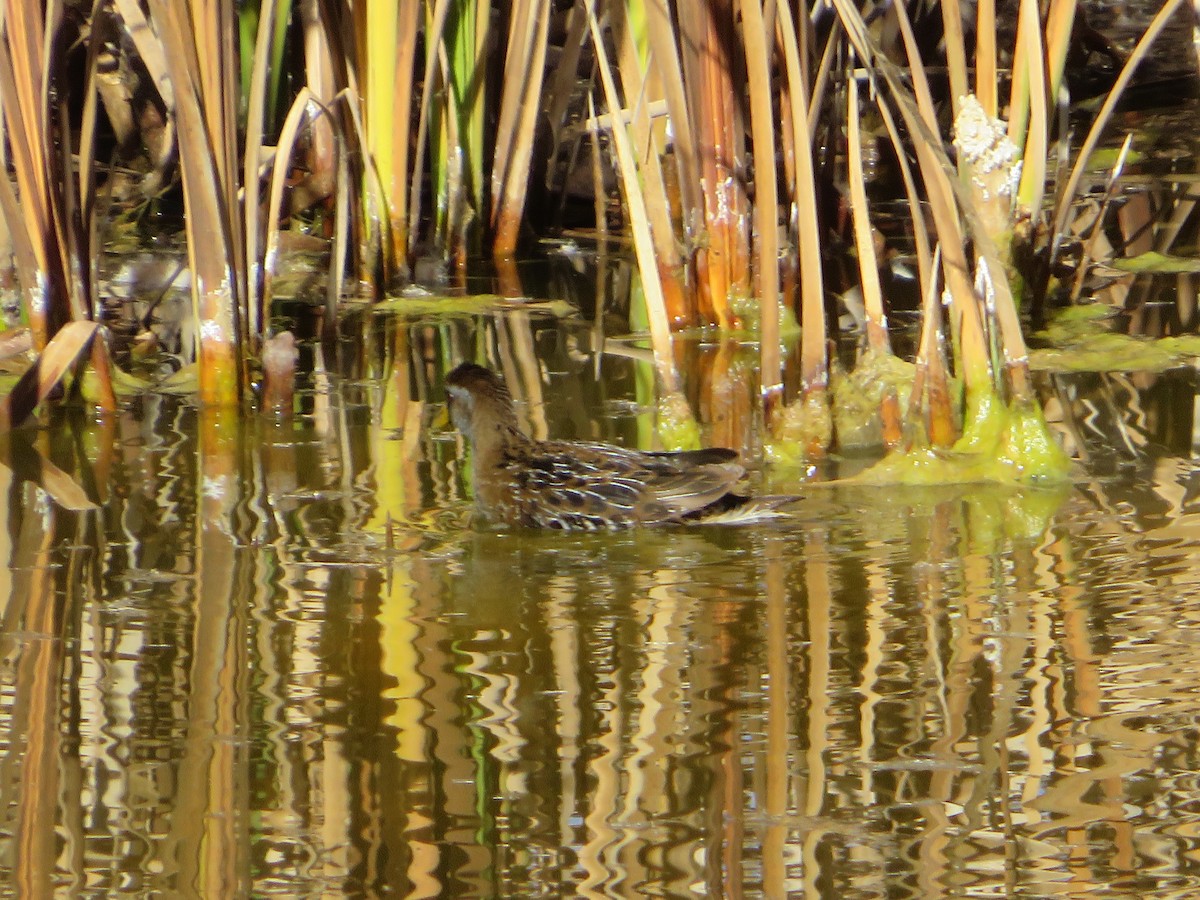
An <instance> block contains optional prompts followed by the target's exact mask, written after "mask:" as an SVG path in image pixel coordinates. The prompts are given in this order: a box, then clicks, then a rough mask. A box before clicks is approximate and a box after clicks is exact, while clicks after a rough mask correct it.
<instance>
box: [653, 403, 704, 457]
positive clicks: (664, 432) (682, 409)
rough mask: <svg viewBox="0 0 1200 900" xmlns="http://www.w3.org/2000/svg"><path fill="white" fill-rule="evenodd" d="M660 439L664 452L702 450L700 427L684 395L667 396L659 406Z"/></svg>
mask: <svg viewBox="0 0 1200 900" xmlns="http://www.w3.org/2000/svg"><path fill="white" fill-rule="evenodd" d="M658 439H659V441H661V442H662V446H663V449H664V450H698V449H700V446H701V443H700V426H699V424H698V423H697V422H696V417H695V416H694V415H693V414H692V407H691V405H690V404H689V403H688V401H687V398H686V397H685V396H683V394H681V393H679V392H678V391H675V392H673V393H670V394H667V395H666V396H665V397H663V398H662V400H661V401H659V404H658Z"/></svg>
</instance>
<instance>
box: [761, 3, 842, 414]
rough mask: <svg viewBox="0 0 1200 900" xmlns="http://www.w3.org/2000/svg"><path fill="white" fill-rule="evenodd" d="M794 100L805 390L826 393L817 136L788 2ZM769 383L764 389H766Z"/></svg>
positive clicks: (785, 34) (783, 36) (783, 12)
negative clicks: (815, 164)
mask: <svg viewBox="0 0 1200 900" xmlns="http://www.w3.org/2000/svg"><path fill="white" fill-rule="evenodd" d="M776 9H777V11H778V26H779V32H780V41H781V46H782V47H783V62H784V71H785V72H786V74H787V81H788V98H789V100H790V101H791V121H792V128H793V135H792V140H793V143H794V144H795V146H796V180H795V184H794V185H793V190H794V194H793V196H792V197H791V202H792V204H793V207H794V209H795V210H796V215H797V216H798V226H797V235H796V236H797V239H798V241H799V247H798V250H799V256H800V315H801V319H802V321H803V323H804V330H803V332H802V334H801V339H800V340H801V346H800V359H801V362H800V369H801V376H800V380H801V390H802V391H805V392H807V391H810V390H824V388H825V387H826V386H827V385H828V381H829V362H828V357H827V355H826V344H825V334H826V324H825V282H824V275H823V273H822V267H821V243H820V240H821V238H820V233H819V231H818V228H817V226H816V223H817V220H818V219H817V187H816V172H815V170H814V169H813V157H812V153H811V151H810V149H809V148H810V146H811V143H810V139H811V135H812V133H813V129H812V126H811V125H810V123H809V118H808V111H809V99H810V98H809V97H807V96H806V94H805V92H804V84H805V81H804V73H803V71H802V70H801V67H800V53H799V46H798V45H797V43H796V41H795V40H793V39H791V37H789V36H794V35H795V34H796V33H797V30H796V23H795V21H794V20H793V19H792V14H791V10H790V9H789V8H788V5H787V4H786V3H781V4H779V5H778V6H777V7H776ZM765 387H766V386H765V384H764V390H765Z"/></svg>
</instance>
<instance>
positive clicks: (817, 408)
mask: <svg viewBox="0 0 1200 900" xmlns="http://www.w3.org/2000/svg"><path fill="white" fill-rule="evenodd" d="M771 432H772V434H771V438H770V440H768V441H767V443H766V446H765V447H764V448H763V449H764V450H765V452H766V455H767V461H768V462H771V463H775V464H776V465H783V466H802V465H807V464H808V463H810V462H812V461H813V460H817V459H821V458H823V457H824V456H825V454H826V449H827V448H828V447H829V445H830V442H831V441H832V439H833V413H832V412H831V411H830V409H829V401H828V397H827V395H826V392H825V391H824V390H809V391H807V392H805V394H804V396H802V397H801V398H800V399H799V400H797V401H796V402H795V403H793V404H792V405H791V406H788V407H785V408H784V409H783V410H782V411H781V412H780V413H779V420H778V421H777V422H776V423H775V427H774V428H772V429H771Z"/></svg>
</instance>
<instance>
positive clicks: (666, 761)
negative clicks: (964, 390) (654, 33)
mask: <svg viewBox="0 0 1200 900" xmlns="http://www.w3.org/2000/svg"><path fill="white" fill-rule="evenodd" d="M569 329H570V326H565V330H566V331H567V332H568V336H569ZM563 334H564V328H559V327H556V326H554V325H553V324H552V323H549V322H547V323H544V324H542V323H540V320H537V319H536V318H529V317H526V318H525V319H523V320H521V319H518V318H516V317H508V318H505V319H504V320H502V321H498V322H494V323H490V324H488V325H487V326H486V327H483V328H479V329H478V330H477V329H476V327H475V324H474V321H473V320H470V321H464V322H460V323H457V324H450V325H440V326H438V328H436V329H434V328H431V327H429V328H427V327H425V326H423V325H420V324H418V325H414V326H411V327H407V326H405V327H400V326H395V327H391V328H390V329H388V330H387V337H386V341H385V347H384V349H382V350H379V352H377V353H376V354H374V356H372V355H371V354H367V355H365V356H364V357H363V359H364V360H366V368H365V369H363V370H362V371H358V370H353V371H350V370H348V371H346V372H345V373H343V375H342V376H341V377H340V378H339V379H338V380H337V381H335V382H333V383H332V386H331V385H328V384H325V383H322V382H318V383H316V384H315V385H314V388H313V391H312V392H310V394H309V400H308V402H309V409H308V411H307V412H306V414H305V415H304V416H301V417H298V418H297V419H296V421H295V422H287V423H277V422H272V421H268V420H266V419H258V418H253V417H251V418H247V419H244V420H242V421H239V422H234V421H228V420H221V419H219V418H214V417H201V416H199V415H198V414H196V413H195V411H194V410H192V409H190V408H188V407H187V406H186V405H185V404H183V403H181V402H179V401H176V400H171V399H167V398H148V399H146V400H144V401H142V404H143V408H141V409H139V410H137V411H136V415H135V414H134V412H131V413H130V414H128V415H127V416H124V417H122V418H121V419H120V420H119V421H117V422H116V423H113V424H112V425H111V426H110V427H112V428H115V435H106V434H104V433H103V432H101V431H98V430H97V428H96V427H94V426H88V427H84V426H83V425H81V424H79V423H73V424H72V423H63V424H62V425H61V426H56V427H55V428H54V429H53V430H52V431H51V432H50V433H52V434H53V435H54V439H53V440H43V436H39V437H38V438H37V441H40V443H38V442H37V441H35V443H34V445H32V446H24V447H22V446H18V445H17V444H16V443H14V444H12V445H11V446H9V447H7V448H5V454H6V455H5V456H4V457H3V458H0V461H5V460H6V462H5V464H4V465H3V466H0V483H2V485H3V487H4V488H6V491H5V496H6V497H7V499H8V503H7V507H6V513H7V519H6V522H7V527H5V528H4V529H0V542H3V548H2V549H3V554H4V559H5V560H6V561H7V565H6V566H3V567H0V579H2V580H3V581H4V582H5V584H4V585H3V588H6V589H0V596H3V597H4V598H5V599H4V601H3V608H2V610H0V614H2V616H3V623H4V628H3V633H2V634H0V811H2V814H3V824H0V873H2V877H3V879H4V881H5V882H6V883H7V884H8V885H10V886H11V892H12V893H14V894H17V895H20V896H50V895H51V894H53V893H55V892H56V891H57V892H60V893H67V892H77V893H83V894H101V893H115V892H118V891H119V892H125V893H130V894H141V895H152V894H156V893H157V894H162V895H169V896H188V895H195V896H213V897H218V896H219V897H226V896H247V895H253V896H270V895H275V896H287V897H294V896H313V895H319V894H327V895H333V896H336V895H342V894H350V895H370V896H385V895H386V896H408V897H439V896H462V897H488V896H496V897H534V896H551V897H614V896H624V897H646V896H679V897H689V896H693V897H694V896H712V897H719V896H726V897H739V896H771V897H782V896H787V895H789V894H790V895H792V896H812V897H819V896H831V897H853V898H858V897H889V898H890V897H904V896H908V897H914V898H928V897H960V896H968V895H970V896H998V895H1021V896H1036V897H1049V896H1091V895H1093V894H1095V895H1108V896H1129V895H1133V894H1149V893H1153V894H1154V895H1155V896H1178V897H1188V896H1195V895H1196V894H1197V892H1200V865H1198V860H1200V840H1198V839H1197V834H1198V833H1200V814H1198V810H1200V781H1198V779H1200V727H1198V725H1197V721H1198V715H1200V639H1197V637H1196V635H1200V600H1198V599H1197V598H1198V597H1200V590H1197V582H1198V581H1200V556H1197V554H1196V553H1195V550H1194V547H1195V546H1196V543H1197V540H1198V537H1200V506H1198V504H1197V500H1196V498H1197V495H1198V488H1200V480H1198V479H1200V476H1197V475H1196V474H1195V473H1194V472H1193V471H1192V466H1191V463H1190V461H1189V460H1188V459H1187V456H1188V455H1189V453H1190V448H1191V443H1190V435H1189V434H1188V433H1187V431H1186V429H1183V430H1180V427H1179V426H1169V427H1168V426H1162V427H1159V425H1156V424H1155V423H1156V422H1157V423H1161V422H1164V421H1166V419H1167V418H1169V417H1168V416H1166V415H1165V413H1164V412H1163V411H1162V410H1161V409H1159V407H1157V406H1156V405H1155V404H1154V391H1155V390H1161V389H1162V386H1163V385H1164V384H1167V382H1166V381H1162V380H1158V381H1156V382H1155V383H1154V384H1145V385H1143V386H1141V387H1138V386H1137V385H1135V384H1133V383H1132V382H1130V381H1129V380H1128V379H1126V380H1124V381H1122V380H1121V379H1120V378H1118V377H1116V376H1114V378H1113V380H1112V381H1111V382H1108V383H1106V385H1104V386H1103V387H1104V389H1103V390H1095V389H1092V390H1088V391H1081V390H1079V384H1078V383H1072V384H1069V385H1068V384H1059V385H1053V386H1052V388H1053V389H1054V391H1055V396H1056V397H1057V398H1058V402H1059V403H1060V404H1061V415H1060V418H1062V419H1063V420H1064V422H1066V421H1067V420H1068V418H1070V416H1069V415H1068V413H1073V415H1074V418H1073V419H1072V420H1071V422H1072V427H1073V430H1072V431H1071V439H1072V440H1073V441H1075V442H1076V444H1077V449H1079V450H1081V451H1087V452H1088V454H1089V466H1088V469H1087V471H1088V472H1089V473H1102V474H1088V475H1084V474H1082V472H1083V470H1082V469H1081V476H1080V479H1081V480H1080V482H1079V483H1078V484H1077V485H1075V486H1073V487H1070V488H1065V489H1063V490H1060V491H1025V492H1014V491H1011V490H1000V489H992V488H981V487H969V488H961V489H949V488H946V489H927V490H915V489H908V490H901V489H896V490H878V489H873V490H864V489H854V488H848V487H840V488H839V487H828V486H804V485H800V484H795V483H793V484H791V485H788V484H786V483H784V484H773V485H772V490H781V489H789V490H799V491H801V492H802V494H803V496H802V499H800V500H799V501H798V502H797V503H796V504H795V506H794V508H793V513H794V515H793V516H792V517H791V518H789V519H786V520H781V521H778V522H774V523H770V524H768V525H766V526H760V527H755V528H721V527H707V528H694V529H664V530H658V531H643V532H622V533H614V534H602V535H573V534H568V535H564V534H519V533H505V532H489V531H477V530H473V529H471V528H469V527H463V526H464V525H465V524H466V522H467V518H468V516H469V514H470V507H469V503H468V500H467V497H468V494H469V485H467V484H466V483H465V478H466V476H467V469H466V468H465V467H464V466H462V464H461V454H462V449H461V447H460V446H459V445H458V443H457V442H456V441H454V440H453V439H452V437H451V436H450V435H447V434H443V433H441V432H439V431H438V430H437V429H436V428H434V427H431V426H430V424H429V423H430V419H431V415H430V413H431V411H432V410H431V409H430V406H429V403H428V401H429V400H433V401H435V402H436V401H438V400H440V387H439V378H440V375H439V374H438V373H440V372H442V371H444V369H445V364H446V363H448V362H450V361H451V360H450V359H448V358H444V357H453V358H454V360H457V359H460V358H463V357H465V356H469V355H474V353H475V350H476V349H479V350H480V352H481V353H483V354H485V355H486V356H487V358H488V359H489V361H491V362H493V363H494V364H496V365H498V366H500V367H505V368H506V369H507V371H508V374H509V378H510V383H512V384H515V385H519V386H520V387H519V388H518V389H517V390H516V391H515V392H516V393H518V395H519V396H520V397H521V398H523V399H524V400H526V401H530V400H536V399H537V398H541V399H542V400H544V401H545V402H544V405H536V406H534V405H527V406H526V407H525V409H524V412H525V414H526V415H528V416H529V420H530V424H531V427H534V428H544V429H546V430H547V431H548V432H549V433H553V434H556V435H561V436H565V437H598V438H604V439H611V440H619V441H625V442H634V441H638V440H642V441H645V440H647V436H648V435H649V433H650V429H649V428H648V427H647V423H646V420H645V418H644V416H645V414H646V413H645V408H646V406H645V401H646V399H647V398H646V396H645V395H644V394H643V393H639V391H642V390H644V388H642V387H641V386H640V385H641V382H640V381H639V379H638V377H637V374H636V373H637V368H638V366H639V365H640V364H639V363H637V362H635V361H634V360H632V359H629V358H625V357H616V358H606V361H605V363H604V372H603V374H604V378H603V379H596V378H595V377H594V371H593V369H592V368H591V367H590V365H581V364H577V363H575V362H573V360H574V356H573V355H572V354H573V353H575V351H576V349H577V347H578V344H577V343H572V342H571V341H567V340H564V339H563ZM556 342H557V343H556ZM522 348H524V349H522ZM534 349H536V350H537V351H538V353H537V355H538V357H539V358H541V359H543V360H546V361H547V362H546V364H545V371H546V373H547V374H545V375H543V374H540V373H539V369H538V368H536V367H535V368H531V367H529V366H528V360H530V359H532V358H533V357H532V351H533V350H534ZM718 352H720V353H725V354H727V355H734V356H735V355H736V353H735V352H734V351H731V350H730V349H729V348H721V349H720V350H719V351H718ZM635 355H636V354H635ZM372 359H373V360H374V362H371V360H372ZM433 359H438V360H439V361H438V363H437V364H434V363H432V362H431V360H433ZM709 363H710V368H720V377H719V381H720V384H721V390H723V391H726V390H727V389H728V387H729V384H730V378H732V377H734V376H733V374H731V373H736V371H737V367H736V365H733V366H731V365H729V364H727V363H721V364H720V365H719V366H714V365H712V361H711V360H710V361H709ZM703 369H704V367H703V366H701V367H699V369H697V370H698V371H702V370H703ZM1190 378H1191V376H1190V375H1189V376H1188V379H1184V380H1189V383H1190ZM1156 385H1157V387H1156ZM1182 389H1183V388H1182V387H1181V386H1180V383H1179V382H1178V381H1177V382H1176V383H1175V386H1174V387H1173V388H1171V390H1170V391H1167V392H1166V393H1168V394H1170V395H1171V396H1174V395H1175V394H1176V393H1178V392H1179V391H1180V390H1182ZM1126 390H1128V391H1129V392H1130V396H1131V397H1133V398H1135V399H1137V400H1138V402H1137V403H1134V402H1124V403H1119V404H1115V403H1114V404H1111V405H1105V404H1106V403H1107V402H1108V401H1107V400H1106V399H1105V398H1111V397H1113V396H1116V395H1117V394H1119V393H1120V392H1121V391H1126ZM732 393H733V394H735V395H737V394H739V390H734V391H733V392H732ZM701 400H702V402H698V403H697V407H698V408H709V407H710V408H712V409H713V410H714V411H713V415H712V417H711V418H710V420H709V421H710V422H716V423H719V427H721V428H728V427H729V420H730V418H733V419H737V418H738V416H741V413H740V412H736V411H735V412H734V413H729V412H728V410H725V409H724V408H721V409H717V408H716V407H715V406H713V405H712V403H713V401H712V398H711V397H708V398H707V399H705V398H701ZM705 404H709V407H706V406H705ZM1088 404H1090V405H1088ZM1120 408H1124V409H1125V410H1126V411H1127V415H1126V417H1125V418H1124V419H1122V420H1121V422H1122V428H1123V429H1124V432H1123V433H1125V434H1126V435H1127V436H1129V438H1130V440H1129V446H1130V447H1131V448H1132V449H1130V450H1128V452H1126V453H1125V459H1126V461H1125V462H1121V461H1120V460H1121V457H1120V456H1118V457H1111V456H1110V457H1108V458H1106V459H1100V458H1098V456H1097V448H1098V447H1100V446H1102V442H1101V441H1100V440H1098V439H1096V437H1095V435H1094V434H1091V433H1090V431H1089V429H1090V428H1092V427H1093V426H1095V423H1097V422H1099V421H1104V419H1103V416H1102V415H1101V413H1103V414H1104V415H1116V414H1117V412H1116V411H1117V410H1119V409H1120ZM594 410H600V411H603V412H605V413H606V416H602V417H600V418H594V417H592V416H590V415H589V414H588V412H589V411H594ZM1108 430H1109V432H1110V436H1111V429H1108ZM1151 439H1153V440H1156V441H1158V442H1159V443H1160V444H1162V445H1164V446H1165V447H1166V448H1167V449H1168V450H1169V451H1171V452H1158V453H1156V454H1152V453H1148V452H1147V451H1146V449H1145V448H1146V446H1147V442H1148V440H1151ZM51 463H53V464H54V465H55V466H57V469H61V470H63V471H62V472H60V473H59V475H62V476H63V478H65V475H63V473H67V474H70V475H71V476H72V477H73V479H74V481H75V482H76V483H78V484H80V485H82V486H83V487H84V488H85V489H86V490H87V491H88V492H90V495H91V496H92V497H98V498H99V499H100V500H102V501H103V503H102V507H101V508H100V509H99V510H94V511H86V510H82V509H77V510H75V511H72V510H71V509H69V508H68V506H70V505H71V503H69V502H68V499H69V497H68V496H67V495H68V494H69V490H68V488H67V487H66V486H65V484H66V482H64V481H63V480H62V479H61V478H59V479H57V480H55V479H51V478H50V477H49V476H48V475H47V473H49V472H52V471H57V470H54V469H51V467H50V464H51ZM14 472H15V473H18V474H16V475H14V474H13V473H14ZM51 495H53V496H55V497H57V498H58V499H56V500H52V499H50V497H51ZM74 505H75V506H77V507H78V506H82V505H85V504H81V503H75V504H74Z"/></svg>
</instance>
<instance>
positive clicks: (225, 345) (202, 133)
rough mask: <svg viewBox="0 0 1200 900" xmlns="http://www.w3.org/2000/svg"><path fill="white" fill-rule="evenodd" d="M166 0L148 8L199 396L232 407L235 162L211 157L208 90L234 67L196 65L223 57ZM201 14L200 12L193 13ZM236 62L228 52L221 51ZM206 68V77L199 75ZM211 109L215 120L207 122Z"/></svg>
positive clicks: (237, 369)
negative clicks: (159, 64)
mask: <svg viewBox="0 0 1200 900" xmlns="http://www.w3.org/2000/svg"><path fill="white" fill-rule="evenodd" d="M181 6H184V4H178V5H177V4H174V3H171V2H168V0H150V11H151V15H152V16H153V18H154V21H155V24H156V25H157V27H158V30H159V34H160V35H161V37H162V39H163V42H164V44H165V46H166V48H167V53H166V65H167V72H168V73H169V75H170V78H171V82H172V84H173V86H174V90H175V97H176V105H175V117H176V124H177V128H178V135H179V162H180V171H181V174H182V177H183V192H184V202H185V204H186V206H187V212H188V216H187V226H188V235H189V239H188V261H189V264H190V266H191V269H192V297H193V302H194V304H195V316H196V321H197V329H198V332H199V372H200V398H201V401H202V402H203V403H205V404H207V405H213V406H232V405H234V404H236V403H237V402H238V400H239V399H240V396H241V388H242V385H243V384H244V383H245V378H244V371H243V365H244V360H243V357H242V356H241V355H240V354H239V352H238V349H239V331H238V302H237V285H238V284H239V283H240V281H241V279H240V278H239V277H238V276H237V274H236V273H237V272H238V271H239V268H238V265H237V262H236V261H237V259H238V253H239V252H240V248H241V247H244V244H242V243H240V242H236V240H235V237H236V232H235V228H234V225H233V222H232V218H233V217H232V216H231V214H230V207H229V196H228V193H227V191H226V190H225V189H224V188H223V182H222V178H223V177H224V175H225V174H228V173H231V172H232V160H230V159H225V160H223V161H221V162H218V161H217V160H216V159H215V158H214V157H215V156H217V155H218V154H222V153H224V152H226V151H227V150H228V145H227V144H226V143H225V141H224V140H223V139H222V140H221V141H220V142H219V143H214V142H213V141H212V139H211V136H212V135H213V134H214V133H216V129H217V128H218V127H219V126H220V125H221V123H222V122H223V121H224V115H223V114H224V113H225V112H226V111H227V106H226V104H225V103H223V102H220V100H219V99H216V98H208V99H206V98H205V96H204V95H205V94H206V92H223V91H227V90H231V87H232V86H231V82H230V80H229V78H230V77H231V76H232V72H229V71H225V70H222V69H221V68H220V66H217V67H216V68H213V65H212V61H211V59H209V61H208V62H207V63H206V64H205V66H204V67H202V66H201V64H200V56H201V54H203V55H204V56H205V57H213V56H215V57H218V58H219V57H220V53H221V48H220V45H219V43H218V44H209V45H204V46H203V47H201V45H200V44H199V43H198V41H199V40H201V35H202V34H203V33H208V34H209V36H210V37H213V36H214V35H212V34H211V33H210V32H208V31H207V30H205V31H204V32H197V31H195V19H194V18H193V16H192V13H193V11H194V7H192V5H191V4H188V5H187V6H186V7H185V8H183V9H181V8H180V7H181ZM195 11H196V12H199V10H195ZM224 59H225V60H226V63H227V64H228V65H230V66H231V65H233V56H232V55H228V56H225V57H224ZM202 73H206V74H202ZM206 111H212V112H213V114H214V115H215V116H216V117H217V119H218V121H216V122H207V123H206V122H205V120H204V115H205V112H206Z"/></svg>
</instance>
